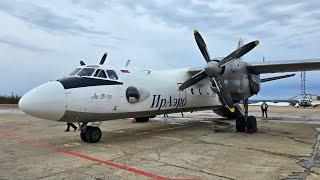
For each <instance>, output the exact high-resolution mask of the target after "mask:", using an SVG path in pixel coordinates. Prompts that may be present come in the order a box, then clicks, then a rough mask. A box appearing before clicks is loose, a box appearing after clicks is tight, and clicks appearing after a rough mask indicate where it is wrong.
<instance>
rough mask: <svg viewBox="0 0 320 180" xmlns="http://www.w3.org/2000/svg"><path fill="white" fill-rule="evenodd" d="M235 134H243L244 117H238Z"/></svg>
mask: <svg viewBox="0 0 320 180" xmlns="http://www.w3.org/2000/svg"><path fill="white" fill-rule="evenodd" d="M236 129H237V132H244V131H245V130H246V119H245V117H244V116H238V117H237V119H236Z"/></svg>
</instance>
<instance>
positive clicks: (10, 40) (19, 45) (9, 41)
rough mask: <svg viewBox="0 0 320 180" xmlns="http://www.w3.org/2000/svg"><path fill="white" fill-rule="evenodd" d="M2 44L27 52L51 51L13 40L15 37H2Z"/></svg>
mask: <svg viewBox="0 0 320 180" xmlns="http://www.w3.org/2000/svg"><path fill="white" fill-rule="evenodd" d="M0 43H2V44H6V45H9V46H12V47H14V48H19V49H24V50H27V51H34V52H48V51H50V49H47V48H42V47H38V46H34V45H31V44H27V43H24V42H22V41H21V40H19V39H17V38H13V37H0Z"/></svg>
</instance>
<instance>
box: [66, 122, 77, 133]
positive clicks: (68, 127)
mask: <svg viewBox="0 0 320 180" xmlns="http://www.w3.org/2000/svg"><path fill="white" fill-rule="evenodd" d="M70 126H72V128H73V130H74V132H75V131H76V130H77V126H75V125H74V124H73V123H67V129H66V130H64V131H66V132H68V131H70Z"/></svg>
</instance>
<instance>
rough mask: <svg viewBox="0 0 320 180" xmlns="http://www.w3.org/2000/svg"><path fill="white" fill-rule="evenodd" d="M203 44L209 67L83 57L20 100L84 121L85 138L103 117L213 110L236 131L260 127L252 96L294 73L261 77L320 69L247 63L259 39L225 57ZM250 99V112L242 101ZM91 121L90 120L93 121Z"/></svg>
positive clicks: (317, 64) (29, 107) (310, 64)
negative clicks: (121, 63) (118, 63)
mask: <svg viewBox="0 0 320 180" xmlns="http://www.w3.org/2000/svg"><path fill="white" fill-rule="evenodd" d="M194 37H195V40H196V42H197V45H198V47H199V49H200V51H201V53H202V55H203V57H204V59H205V60H206V62H207V65H206V66H205V67H204V68H185V69H174V70H159V71H153V70H142V71H135V70H131V69H128V68H124V69H116V68H112V67H110V66H105V65H103V64H104V61H105V59H106V57H107V54H104V55H103V57H102V59H101V61H100V63H99V64H98V65H86V64H85V63H84V62H83V61H81V62H80V64H81V66H79V67H77V68H76V69H74V70H73V71H72V73H71V74H69V75H68V76H67V77H64V78H62V79H59V80H56V81H50V82H47V83H45V84H43V85H40V86H38V87H36V88H34V89H32V90H31V91H29V92H28V93H26V94H25V95H24V96H23V97H22V98H21V99H20V101H19V108H20V109H21V110H22V111H24V112H25V113H27V114H29V115H31V116H34V117H38V118H42V119H48V120H54V121H62V122H79V123H81V126H80V127H81V128H80V131H81V132H80V137H81V139H82V140H83V141H85V142H91V143H95V142H98V141H99V140H100V138H101V136H102V133H101V130H100V128H99V126H100V124H101V122H102V121H107V120H112V119H120V118H135V119H136V121H137V122H147V121H148V120H149V119H150V118H151V117H154V116H156V115H159V114H168V113H177V112H186V111H191V112H192V111H200V110H208V109H209V110H213V111H214V112H215V113H217V114H219V115H221V116H224V117H228V118H236V129H237V131H239V132H244V131H245V130H249V131H256V130H257V122H256V119H255V117H253V116H248V98H249V97H251V96H253V95H254V94H257V93H258V92H259V91H260V83H262V82H268V81H272V80H277V79H282V78H286V77H290V76H293V75H292V74H290V75H284V76H277V77H272V78H266V79H260V74H262V73H277V72H294V71H302V70H303V71H309V70H319V69H320V59H316V60H300V61H293V62H275V63H272V62H268V63H250V64H249V63H246V62H244V61H242V60H241V59H240V57H241V56H243V55H244V54H246V53H247V52H249V51H250V50H252V49H253V48H254V47H256V46H257V45H258V44H259V41H253V42H250V43H248V44H246V45H244V46H241V47H239V48H238V49H237V50H236V51H234V52H233V53H231V54H230V55H228V56H226V57H225V58H222V59H211V58H210V55H209V53H208V51H207V47H206V44H205V42H204V40H203V39H202V37H201V35H200V33H199V32H198V31H197V30H195V31H194ZM241 101H243V102H244V110H243V108H241V107H240V106H238V103H239V102H241ZM88 123H89V124H88Z"/></svg>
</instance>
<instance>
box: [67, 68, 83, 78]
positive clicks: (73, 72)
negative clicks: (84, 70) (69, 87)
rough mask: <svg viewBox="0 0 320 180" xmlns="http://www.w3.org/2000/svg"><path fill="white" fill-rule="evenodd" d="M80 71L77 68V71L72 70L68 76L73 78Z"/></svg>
mask: <svg viewBox="0 0 320 180" xmlns="http://www.w3.org/2000/svg"><path fill="white" fill-rule="evenodd" d="M80 69H81V68H77V69H75V70H73V71H72V72H71V73H70V74H69V76H75V75H76V74H77V73H78V72H79V71H80Z"/></svg>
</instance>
